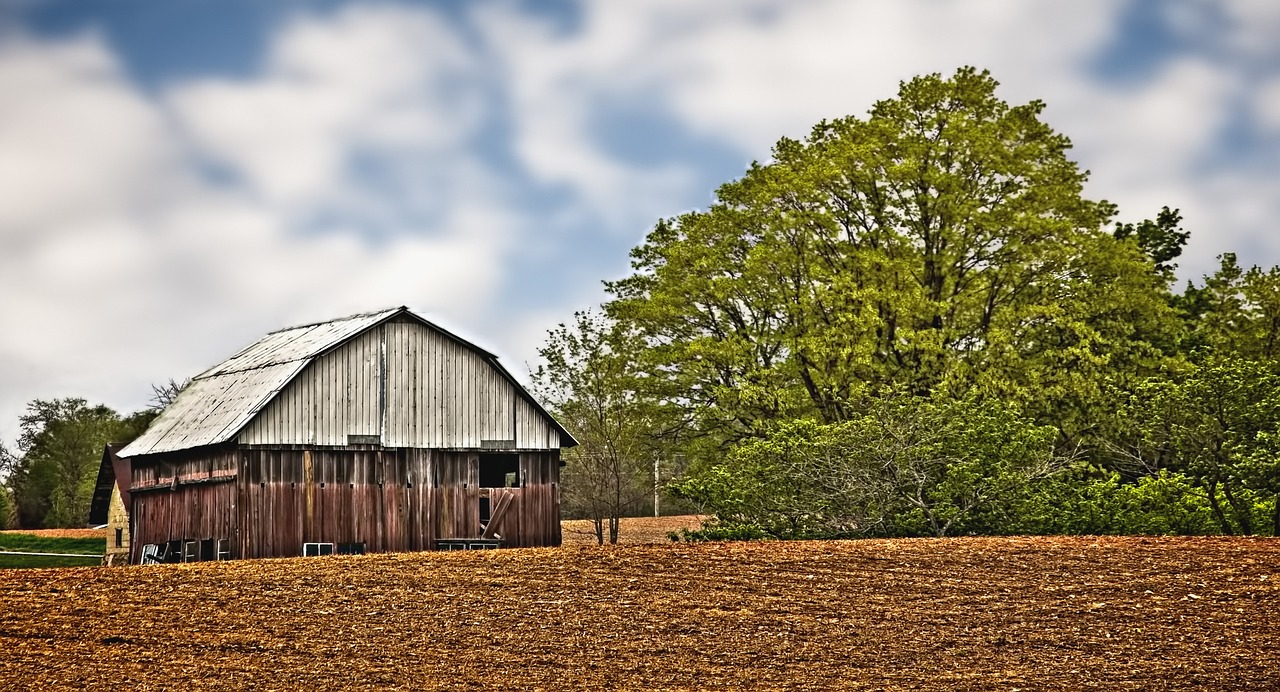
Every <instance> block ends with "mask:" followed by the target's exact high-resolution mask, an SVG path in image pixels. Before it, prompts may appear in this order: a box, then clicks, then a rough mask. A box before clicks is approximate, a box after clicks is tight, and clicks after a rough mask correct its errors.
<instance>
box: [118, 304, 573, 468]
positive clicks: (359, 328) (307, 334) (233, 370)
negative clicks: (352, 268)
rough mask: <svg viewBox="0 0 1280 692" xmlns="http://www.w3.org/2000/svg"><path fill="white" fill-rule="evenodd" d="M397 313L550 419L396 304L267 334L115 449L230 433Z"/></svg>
mask: <svg viewBox="0 0 1280 692" xmlns="http://www.w3.org/2000/svg"><path fill="white" fill-rule="evenodd" d="M398 315H408V316H410V317H412V318H414V319H416V320H418V321H419V322H421V323H423V324H425V325H427V326H429V327H431V328H433V329H436V330H438V331H439V332H441V333H443V334H445V335H446V336H448V337H450V338H452V339H454V340H456V341H458V342H459V343H461V344H462V345H464V346H466V347H467V348H469V349H471V350H472V351H474V352H476V353H478V354H480V355H481V356H483V357H484V358H485V359H486V360H488V361H489V362H490V363H491V364H492V365H493V366H494V367H496V368H497V369H498V371H499V372H501V373H502V374H503V376H504V377H506V378H507V379H508V380H510V381H511V383H512V384H513V385H515V387H516V390H517V391H518V392H520V393H522V394H523V395H524V396H526V397H528V400H529V401H530V402H532V403H533V404H534V406H536V407H537V408H538V410H539V411H541V412H542V413H543V414H544V415H546V416H547V417H548V418H549V419H551V420H552V421H553V422H555V419H554V418H551V416H550V414H547V412H546V410H545V409H543V408H542V406H541V405H539V404H538V403H537V402H536V401H534V400H533V398H532V397H529V396H528V393H527V392H526V391H525V390H524V388H523V387H522V386H520V384H519V383H517V382H516V381H515V379H514V378H512V377H511V375H510V373H508V372H507V371H506V369H505V368H503V367H502V366H501V365H500V364H498V362H497V357H496V356H494V355H493V354H491V353H489V352H487V351H485V350H483V349H481V348H479V347H477V346H476V345H475V344H472V343H470V342H468V341H466V340H464V339H462V338H460V337H458V336H456V335H454V334H452V333H450V332H448V331H446V330H444V329H441V328H440V327H438V326H436V325H435V324H432V323H431V322H429V321H427V320H425V319H423V318H422V317H421V316H419V315H417V314H415V313H413V312H412V311H410V310H409V309H408V308H406V307H403V306H402V307H398V308H391V309H388V310H380V311H378V312H369V313H362V314H359V315H351V316H349V317H342V318H339V319H336V320H331V321H328V322H319V323H315V324H307V325H301V326H297V327H289V328H286V329H281V330H279V331H275V332H271V333H270V334H267V335H266V336H265V337H263V338H262V339H260V340H259V341H258V342H257V343H254V344H253V345H251V346H249V347H248V348H246V349H244V350H243V351H241V352H239V353H237V354H236V355H234V356H232V357H230V358H228V359H227V360H225V361H223V362H222V363H219V364H218V365H215V366H213V367H212V368H209V369H208V370H206V371H204V372H202V373H200V374H199V375H196V376H195V377H194V378H192V380H191V382H190V384H188V385H187V386H186V387H185V388H184V389H183V390H182V392H181V394H179V395H178V398H177V400H175V401H174V402H173V403H172V404H170V405H169V407H168V408H166V409H165V410H164V412H163V413H161V414H160V416H159V417H158V418H156V420H155V421H154V422H153V423H152V424H151V427H149V428H147V431H146V432H145V433H143V434H142V436H140V437H139V438H138V439H136V440H134V441H133V442H132V443H130V444H129V445H128V446H127V447H125V448H124V449H122V450H120V452H119V456H121V457H132V456H138V455H142V454H160V453H164V452H176V451H179V450H183V449H191V448H193V447H203V446H206V445H214V444H219V443H222V442H226V441H228V440H230V439H232V438H233V437H235V436H236V434H237V433H239V432H240V430H241V429H243V428H244V426H245V425H247V424H248V423H249V421H251V420H253V417H254V416H255V415H257V414H258V412H259V411H261V410H262V409H263V407H265V406H266V405H267V404H268V403H270V402H271V400H272V399H273V398H275V396H276V394H278V393H279V392H280V390H282V389H284V388H285V386H286V385H288V384H289V382H291V381H292V380H293V378H294V377H296V376H297V374H298V373H299V372H301V371H302V369H303V368H305V367H306V366H307V365H308V364H309V363H310V362H311V361H312V360H314V359H315V358H316V357H318V356H320V355H323V354H324V353H326V352H328V351H329V350H330V349H332V348H335V347H337V346H338V345H340V344H342V343H344V342H346V341H347V340H348V339H350V338H352V337H354V336H356V335H358V334H360V333H361V332H364V331H365V330H366V329H370V328H372V327H374V326H375V325H377V324H380V323H382V322H384V321H387V320H389V319H391V318H392V317H395V316H398ZM555 427H556V428H558V429H559V431H560V432H561V434H562V435H564V436H565V438H566V439H568V440H573V437H572V436H570V435H569V434H568V432H567V431H565V430H564V428H563V427H562V426H560V425H559V423H558V422H557V423H555ZM575 444H576V442H575Z"/></svg>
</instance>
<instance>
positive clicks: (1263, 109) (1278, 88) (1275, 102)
mask: <svg viewBox="0 0 1280 692" xmlns="http://www.w3.org/2000/svg"><path fill="white" fill-rule="evenodd" d="M1253 116H1254V118H1255V119H1256V121H1257V123H1258V125H1259V126H1261V127H1262V128H1263V129H1264V130H1268V131H1270V132H1272V133H1280V78H1276V79H1272V80H1269V81H1267V82H1265V83H1263V84H1262V85H1261V86H1260V87H1259V88H1258V90H1257V93H1256V94H1255V95H1254V112H1253Z"/></svg>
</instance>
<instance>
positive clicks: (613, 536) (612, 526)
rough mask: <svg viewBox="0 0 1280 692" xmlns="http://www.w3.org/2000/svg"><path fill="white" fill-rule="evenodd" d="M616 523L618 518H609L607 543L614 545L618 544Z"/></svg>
mask: <svg viewBox="0 0 1280 692" xmlns="http://www.w3.org/2000/svg"><path fill="white" fill-rule="evenodd" d="M618 523H619V521H618V517H616V516H613V517H609V542H610V543H612V544H615V545H616V544H617V543H618Z"/></svg>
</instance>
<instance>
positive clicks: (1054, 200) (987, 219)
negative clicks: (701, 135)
mask: <svg viewBox="0 0 1280 692" xmlns="http://www.w3.org/2000/svg"><path fill="white" fill-rule="evenodd" d="M996 86H997V84H996V82H995V80H994V79H992V78H991V77H990V76H989V75H988V74H987V73H986V72H979V71H977V70H975V69H972V68H964V69H961V70H959V71H957V72H956V73H955V74H954V75H953V76H952V77H950V78H944V77H942V76H940V75H928V76H923V77H918V78H916V79H913V80H911V81H909V82H905V83H903V84H902V85H901V89H900V90H899V93H898V96H897V98H894V99H889V100H885V101H881V102H879V103H877V104H876V105H875V107H874V108H873V109H872V110H871V112H870V114H869V116H868V117H866V118H857V117H848V118H842V119H839V120H834V121H830V122H822V123H819V124H818V125H817V126H816V127H815V128H814V129H813V131H812V133H811V134H810V135H809V137H808V138H807V139H806V140H804V141H793V140H789V139H783V140H781V141H780V142H779V143H778V144H777V146H776V147H775V148H774V152H773V160H772V161H771V162H769V163H766V164H758V163H757V164H753V165H752V166H751V168H750V169H749V170H748V171H747V173H746V175H745V176H744V177H743V178H741V179H740V180H737V181H734V182H731V183H728V184H726V185H724V186H723V187H721V188H720V190H719V192H718V199H717V201H716V203H715V204H714V205H712V207H711V208H710V209H708V210H706V211H697V212H691V213H688V214H684V215H682V216H680V217H677V218H674V219H669V220H664V221H663V222H661V223H659V224H658V225H657V226H656V228H655V229H654V230H653V232H652V233H650V234H649V236H648V237H647V238H646V240H645V242H644V243H643V244H642V245H641V246H640V247H638V248H636V249H635V250H634V251H633V252H632V258H633V267H634V269H635V272H634V273H633V274H632V275H631V276H629V277H627V278H625V279H622V280H620V281H616V282H612V283H610V284H608V289H609V291H610V292H611V293H612V295H613V299H612V300H611V302H609V303H608V305H607V306H606V308H607V310H608V313H609V314H610V315H611V316H612V317H614V318H615V319H617V320H618V321H619V323H621V324H624V325H627V326H628V327H630V328H631V329H633V330H634V333H635V334H636V335H637V336H639V337H641V338H642V339H643V340H644V344H645V348H644V349H642V350H641V352H640V353H639V354H638V358H639V361H640V367H641V368H642V369H643V370H645V371H646V372H647V373H648V375H649V378H648V379H647V380H646V381H645V384H646V385H647V386H648V387H650V389H651V392H652V394H653V396H656V397H659V398H662V399H664V400H669V401H678V402H681V403H683V404H686V405H688V406H690V407H691V408H693V409H694V410H696V411H697V412H698V415H699V416H700V419H699V421H698V423H697V425H698V427H699V429H700V430H702V431H704V432H705V433H708V434H715V435H717V436H719V437H720V438H721V439H724V440H728V441H733V440H739V439H745V438H749V437H752V436H756V435H759V434H761V432H762V431H763V430H764V428H765V427H767V424H768V423H769V422H770V421H779V420H789V419H793V418H796V417H813V418H815V419H817V420H820V421H823V422H827V423H836V422H840V421H845V420H849V419H851V418H852V417H853V416H855V415H856V412H857V411H858V410H860V408H861V407H862V406H863V405H864V402H865V400H866V399H867V398H868V397H875V396H880V395H882V394H884V393H886V392H890V391H899V390H901V391H907V392H910V393H912V394H914V395H918V396H934V395H941V396H962V395H964V394H965V393H966V392H968V391H970V390H971V389H974V388H977V389H979V390H981V391H983V392H986V393H987V394H988V395H990V396H998V397H1001V398H1012V399H1015V400H1019V401H1023V402H1024V403H1025V404H1026V405H1027V411H1028V412H1029V413H1030V414H1032V415H1034V416H1035V417H1036V418H1038V419H1040V420H1041V421H1043V422H1047V423H1051V424H1053V425H1054V426H1055V427H1057V428H1058V429H1059V430H1060V431H1061V433H1062V434H1063V436H1064V439H1065V440H1068V441H1070V440H1071V439H1073V438H1074V437H1075V436H1076V435H1078V434H1079V433H1081V432H1082V431H1084V430H1088V429H1089V428H1090V427H1092V426H1093V425H1095V423H1096V421H1095V419H1096V417H1097V409H1098V407H1099V405H1100V401H1101V400H1102V399H1103V397H1104V396H1105V395H1106V391H1107V383H1108V382H1109V381H1111V380H1112V379H1116V378H1119V379H1120V380H1121V381H1122V382H1123V383H1130V382H1129V381H1132V380H1136V379H1138V378H1139V377H1141V376H1143V375H1145V374H1149V373H1151V372H1155V371H1156V370H1157V369H1158V368H1159V367H1160V366H1161V365H1162V363H1163V361H1164V359H1165V358H1166V357H1167V356H1168V355H1169V353H1170V352H1172V351H1173V350H1174V348H1175V346H1176V344H1177V343H1178V341H1179V338H1180V337H1179V330H1180V329H1181V323H1180V322H1179V321H1178V320H1177V319H1176V313H1175V311H1174V310H1173V309H1172V308H1171V307H1170V305H1169V303H1170V301H1169V299H1168V295H1167V290H1166V287H1165V278H1164V276H1163V274H1162V270H1161V269H1160V268H1159V267H1157V264H1156V261H1155V260H1153V258H1152V256H1149V255H1148V254H1147V252H1146V246H1143V245H1142V244H1141V242H1138V243H1135V242H1133V241H1131V240H1128V239H1127V235H1128V233H1123V232H1122V233H1118V234H1113V233H1106V232H1105V231H1104V226H1105V225H1107V224H1108V223H1109V222H1110V220H1111V218H1112V216H1113V214H1114V208H1113V206H1112V205H1111V204H1109V203H1107V202H1105V201H1091V200H1088V199H1086V198H1085V197H1084V196H1083V195H1082V191H1081V190H1082V186H1083V184H1084V182H1085V179H1086V176H1087V172H1086V171H1083V170H1081V169H1080V168H1079V167H1078V166H1077V165H1076V164H1075V163H1074V162H1073V161H1071V160H1070V159H1069V158H1068V157H1067V152H1068V150H1069V149H1070V142H1069V140H1068V139H1067V138H1066V137H1065V136H1063V135H1061V134H1059V133H1056V132H1054V131H1053V130H1052V128H1050V127H1049V126H1048V125H1046V124H1045V123H1044V122H1043V121H1042V120H1041V119H1040V115H1041V112H1042V111H1043V108H1044V104H1043V103H1041V102H1039V101H1033V102H1031V103H1027V104H1023V105H1017V106H1011V105H1009V104H1007V103H1005V102H1004V101H1002V100H1001V99H999V98H998V97H997V96H996V93H995V92H996ZM1156 224H1157V226H1159V224H1160V220H1159V219H1158V220H1157V222H1156ZM1145 228H1146V226H1145V225H1140V228H1139V230H1137V231H1133V232H1131V233H1137V236H1138V239H1139V241H1142V242H1145V241H1143V240H1142V239H1144V238H1147V237H1148V236H1150V235H1151V233H1147V232H1145V231H1142V230H1141V229H1145ZM1153 242H1154V241H1153ZM1156 244H1157V245H1159V243H1156ZM1160 247H1163V246H1160ZM1157 250H1159V252H1157V253H1156V254H1157V255H1158V257H1160V258H1164V257H1165V255H1168V254H1169V252H1170V251H1168V250H1167V249H1160V248H1157ZM1160 261H1162V262H1164V261H1167V260H1165V259H1161V260H1160Z"/></svg>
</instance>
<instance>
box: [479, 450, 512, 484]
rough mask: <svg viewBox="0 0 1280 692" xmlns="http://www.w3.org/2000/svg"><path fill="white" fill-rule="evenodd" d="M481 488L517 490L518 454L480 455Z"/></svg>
mask: <svg viewBox="0 0 1280 692" xmlns="http://www.w3.org/2000/svg"><path fill="white" fill-rule="evenodd" d="M480 487H481V488H519V487H520V455H519V454H481V455H480Z"/></svg>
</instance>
